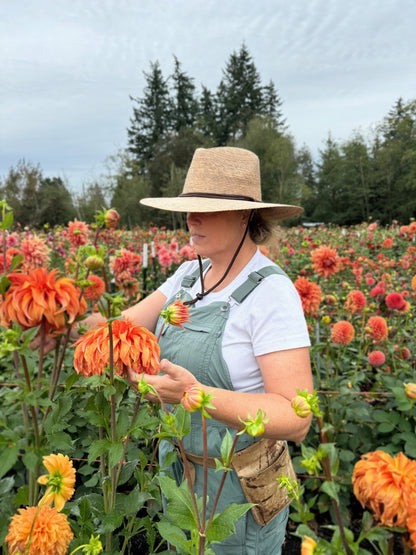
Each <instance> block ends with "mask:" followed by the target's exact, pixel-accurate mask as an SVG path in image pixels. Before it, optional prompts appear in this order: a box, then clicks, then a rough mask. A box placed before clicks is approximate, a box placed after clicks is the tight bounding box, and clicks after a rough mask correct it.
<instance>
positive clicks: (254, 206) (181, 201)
mask: <svg viewBox="0 0 416 555" xmlns="http://www.w3.org/2000/svg"><path fill="white" fill-rule="evenodd" d="M140 204H143V205H144V206H150V207H151V208H158V209H159V210H168V211H169V212H226V211H228V210H264V211H267V213H268V215H269V216H270V217H272V218H275V219H276V220H284V219H286V218H293V217H294V216H298V215H299V214H301V213H302V212H303V208H301V207H300V206H294V205H291V204H272V203H268V202H255V201H248V200H236V199H217V198H201V197H173V198H170V197H154V198H142V199H140Z"/></svg>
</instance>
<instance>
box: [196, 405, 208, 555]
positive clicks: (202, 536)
mask: <svg viewBox="0 0 416 555" xmlns="http://www.w3.org/2000/svg"><path fill="white" fill-rule="evenodd" d="M201 418H202V442H203V460H204V464H203V467H202V469H203V486H202V518H201V521H202V529H200V530H199V549H198V552H199V555H204V553H205V541H206V531H207V528H206V520H205V519H206V513H207V486H208V446H207V422H206V418H205V415H204V413H203V412H201Z"/></svg>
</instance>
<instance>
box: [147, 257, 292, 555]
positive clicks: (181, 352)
mask: <svg viewBox="0 0 416 555" xmlns="http://www.w3.org/2000/svg"><path fill="white" fill-rule="evenodd" d="M205 262H206V263H209V261H205ZM272 273H284V272H283V271H282V270H280V268H278V267H276V266H268V267H266V268H263V269H262V270H259V271H258V272H253V273H252V274H250V276H249V278H248V279H247V281H245V282H244V283H243V284H242V285H241V286H240V287H238V288H237V289H236V290H235V291H234V292H233V293H232V295H231V297H232V298H233V299H234V300H235V301H237V302H238V303H241V302H243V301H244V299H245V298H246V297H247V296H248V295H249V294H250V293H251V291H253V290H254V288H255V287H256V286H257V285H258V283H260V281H261V280H262V279H263V278H265V277H267V275H270V274H272ZM198 276H199V272H198V271H196V272H195V273H194V274H191V275H189V276H185V277H184V278H183V280H182V283H181V290H180V291H179V292H178V293H177V294H176V295H175V297H173V298H171V299H169V300H168V302H167V303H166V305H165V307H166V306H168V305H169V304H171V303H172V302H174V301H175V300H177V299H178V298H180V299H181V301H182V302H184V301H187V300H190V299H191V297H190V295H189V294H188V293H187V291H186V290H187V289H188V288H190V287H192V285H193V284H194V283H195V281H196V280H197V279H198ZM231 297H230V299H229V301H231ZM230 308H231V304H230V302H224V301H216V302H213V303H211V304H209V305H206V306H202V307H200V308H198V307H196V306H195V305H191V306H190V307H189V309H190V311H189V322H186V323H184V324H183V327H184V329H182V328H180V327H178V326H170V325H166V326H165V327H164V329H163V332H162V335H161V337H160V339H159V344H160V348H161V357H162V358H167V359H168V360H169V361H171V362H172V363H174V364H178V365H180V366H182V367H184V368H186V369H187V370H188V371H189V372H191V373H192V374H193V375H194V376H195V377H196V379H197V380H198V381H199V382H200V383H201V384H203V385H204V384H205V385H208V386H212V387H218V388H222V389H228V390H230V391H233V390H234V388H233V384H232V382H231V377H230V373H229V370H228V367H227V364H226V362H225V360H224V358H223V356H222V348H221V345H222V335H223V331H224V327H225V324H226V322H227V319H228V316H229V311H230ZM162 323H163V320H162V319H161V318H159V321H158V324H157V327H156V332H155V333H156V336H158V334H159V331H160V329H161V326H162ZM214 403H215V401H214ZM239 416H241V418H243V419H246V418H247V413H246V412H245V409H244V407H241V414H240V415H239ZM251 416H255V415H251ZM206 424H207V445H208V456H209V457H219V456H220V446H221V443H222V440H223V438H224V435H225V432H226V430H228V431H229V432H230V434H231V436H232V437H233V438H234V437H235V435H236V433H237V430H235V429H234V428H230V427H228V426H226V425H225V424H222V423H221V422H218V421H216V420H215V419H214V418H211V419H207V421H206ZM254 441H256V439H255V438H253V437H251V436H249V435H248V434H242V435H241V436H239V438H238V440H237V448H236V450H237V451H239V450H241V449H244V448H245V447H247V446H248V445H250V444H252V443H253V442H254ZM183 444H184V448H185V450H186V451H188V452H189V453H193V454H195V455H202V454H203V446H202V419H201V414H200V413H199V412H195V413H192V414H191V432H190V433H189V434H188V435H187V436H185V437H184V438H183ZM173 449H174V447H173V446H172V445H171V444H170V443H169V442H167V441H162V442H161V445H160V453H159V456H160V461H161V462H163V460H164V458H165V456H166V454H167V453H168V452H169V451H172V450H173ZM169 470H170V471H171V472H172V474H173V475H174V477H175V479H176V482H177V483H178V485H179V484H180V483H181V481H182V478H183V464H182V461H180V460H178V461H177V462H176V463H175V464H174V465H173V466H172V467H170V469H169ZM221 477H222V472H216V471H215V469H213V468H208V487H207V495H208V498H209V501H208V503H207V515H208V516H209V515H210V514H211V513H210V510H211V506H212V503H213V501H214V499H215V496H216V494H217V491H218V487H219V483H220V480H221ZM202 483H203V467H202V466H201V465H199V464H195V484H194V488H195V492H196V494H197V495H198V496H199V497H201V496H202ZM246 502H247V500H246V498H245V495H244V493H243V491H242V489H241V486H240V482H239V480H238V477H237V474H236V473H235V471H229V472H228V473H227V477H226V479H225V483H224V487H223V490H222V492H221V495H220V498H219V502H218V505H217V508H216V512H221V511H223V510H224V509H225V508H226V507H227V506H228V505H230V504H231V503H237V504H243V503H246ZM288 513H289V508H288V507H286V508H285V509H284V510H283V511H281V512H280V513H279V514H278V515H277V516H276V517H275V518H274V519H273V520H272V521H271V522H270V523H269V524H267V525H266V526H260V525H259V524H257V522H256V521H255V520H254V518H253V516H252V514H251V511H248V512H247V513H246V514H245V515H244V516H242V517H241V518H240V519H239V520H238V521H237V522H236V523H235V527H236V533H235V534H234V535H232V536H231V537H229V538H227V539H226V540H224V541H222V542H221V543H215V544H212V545H211V546H210V547H211V549H213V551H214V552H215V553H216V554H217V555H222V554H223V555H237V554H238V555H255V554H258V555H266V554H267V555H279V554H280V553H281V546H282V543H283V541H284V537H285V530H286V524H287V518H288Z"/></svg>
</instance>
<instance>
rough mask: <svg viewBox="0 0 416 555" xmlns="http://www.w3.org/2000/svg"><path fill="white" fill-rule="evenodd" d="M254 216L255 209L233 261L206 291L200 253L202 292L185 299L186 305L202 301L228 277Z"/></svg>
mask: <svg viewBox="0 0 416 555" xmlns="http://www.w3.org/2000/svg"><path fill="white" fill-rule="evenodd" d="M252 216H253V210H252V211H251V212H250V216H249V218H248V220H247V225H246V229H245V230H244V235H243V238H242V239H241V241H240V244H239V245H238V247H237V250H236V251H235V253H234V255H233V257H232V259H231V262H230V263H229V264H228V267H227V269H226V270H225V273H224V275H223V276H222V278H221V279H220V280H219V281H217V283H216V284H215V285H213V286H212V287H210V288H209V289H208V290H207V291H205V287H204V271H203V267H202V259H201V257H200V256H199V254H198V264H199V280H200V282H201V292H200V293H197V294H196V297H195V298H194V299H191V300H190V301H185V302H184V303H183V304H184V305H186V306H191V305H193V304H195V303H196V302H198V301H200V300H201V299H203V298H204V297H205V296H206V295H208V293H211V291H213V290H214V289H216V288H217V287H218V286H219V285H220V284H221V283H222V282H223V281H224V280H225V278H226V277H227V275H228V273H229V271H230V270H231V268H232V265H233V264H234V262H235V259H236V258H237V256H238V253H239V252H240V250H241V247H242V246H243V243H244V241H245V238H246V237H247V233H248V228H249V224H250V221H251V218H252ZM208 269H209V268H208ZM207 271H208V270H207Z"/></svg>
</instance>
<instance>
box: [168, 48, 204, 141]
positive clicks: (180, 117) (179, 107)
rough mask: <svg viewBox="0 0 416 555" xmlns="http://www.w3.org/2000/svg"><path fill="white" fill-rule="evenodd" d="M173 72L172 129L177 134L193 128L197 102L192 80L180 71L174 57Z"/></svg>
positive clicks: (176, 59) (179, 65) (177, 61)
mask: <svg viewBox="0 0 416 555" xmlns="http://www.w3.org/2000/svg"><path fill="white" fill-rule="evenodd" d="M174 60H175V70H174V72H173V75H172V81H173V93H174V98H173V101H172V104H173V108H172V115H171V119H172V127H173V130H174V131H176V132H178V131H179V130H180V129H182V128H183V127H193V125H194V124H195V121H196V117H197V114H198V101H197V99H196V98H195V85H194V84H193V82H192V81H193V80H192V79H191V78H190V77H188V75H187V74H186V73H185V72H184V71H182V69H181V64H180V62H179V60H178V58H177V57H176V56H174Z"/></svg>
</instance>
